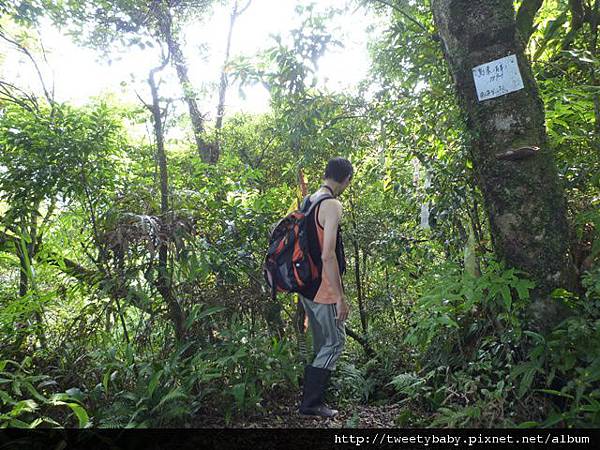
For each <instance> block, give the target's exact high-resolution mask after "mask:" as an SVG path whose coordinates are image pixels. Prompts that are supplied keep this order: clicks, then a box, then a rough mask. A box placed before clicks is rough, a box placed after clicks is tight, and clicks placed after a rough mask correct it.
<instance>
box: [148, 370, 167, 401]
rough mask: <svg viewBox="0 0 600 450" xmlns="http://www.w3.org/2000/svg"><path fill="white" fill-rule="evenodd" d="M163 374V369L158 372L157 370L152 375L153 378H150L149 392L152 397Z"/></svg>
mask: <svg viewBox="0 0 600 450" xmlns="http://www.w3.org/2000/svg"><path fill="white" fill-rule="evenodd" d="M162 374H163V370H162V369H161V370H159V371H158V372H155V373H154V375H152V378H151V379H150V382H149V383H148V393H149V394H150V397H152V394H154V391H155V390H156V387H157V386H158V382H159V380H160V377H161V376H162Z"/></svg>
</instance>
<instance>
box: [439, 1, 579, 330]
mask: <svg viewBox="0 0 600 450" xmlns="http://www.w3.org/2000/svg"><path fill="white" fill-rule="evenodd" d="M432 10H433V14H434V20H435V23H436V26H437V28H438V32H439V34H440V37H441V39H442V42H443V47H444V53H445V57H446V60H447V62H448V64H449V67H450V70H451V72H452V75H453V77H454V81H455V85H456V89H457V92H458V95H459V98H460V101H461V106H462V108H463V110H464V111H465V113H466V116H467V126H468V128H469V130H470V131H471V136H472V141H471V145H472V154H473V159H474V161H473V164H474V168H475V172H476V178H477V182H478V184H479V187H480V189H481V191H482V193H483V196H484V199H485V207H486V212H487V216H488V218H489V221H490V225H491V232H492V233H491V234H492V240H493V245H494V250H495V252H496V254H497V255H498V256H499V258H500V259H503V260H505V261H506V262H507V264H508V265H509V266H511V267H515V268H518V269H521V270H523V271H525V272H527V273H528V275H529V277H530V278H531V279H532V280H534V281H535V282H536V288H535V289H534V291H533V297H532V300H531V302H530V307H529V311H528V320H529V321H530V324H531V326H532V327H533V328H534V329H537V330H539V331H547V330H548V329H549V328H551V327H552V326H554V325H555V324H556V323H557V322H558V321H559V320H561V319H562V318H563V317H564V314H565V311H564V308H563V307H562V306H561V304H560V303H559V302H558V301H557V300H552V299H551V298H550V295H549V294H550V293H551V291H552V290H553V289H555V288H557V287H567V288H573V287H574V282H575V278H574V277H575V271H574V266H573V264H572V262H571V258H570V256H569V255H568V244H569V241H570V239H569V237H570V234H569V226H568V223H567V218H566V207H565V200H564V192H563V188H562V186H561V184H560V180H559V178H558V174H557V170H556V165H555V162H554V155H553V151H552V149H550V147H549V145H548V138H547V135H546V128H545V118H544V109H543V104H542V101H541V99H540V96H539V93H538V89H537V85H536V82H535V79H534V78H533V74H532V72H531V67H530V65H529V63H528V61H527V59H526V58H525V56H524V52H523V44H522V43H521V40H520V39H519V38H518V35H517V33H516V22H515V18H514V9H513V3H512V1H511V0H485V1H484V0H433V1H432ZM511 54H515V55H516V57H517V60H518V66H519V69H520V72H521V75H522V78H523V84H524V89H521V90H519V91H516V92H512V93H510V94H507V95H503V96H500V97H496V98H492V99H488V100H484V101H481V102H480V101H478V98H477V92H476V89H475V82H474V79H473V74H472V69H473V67H475V66H478V65H480V64H483V63H487V62H490V61H493V60H495V59H498V58H502V57H505V56H508V55H511Z"/></svg>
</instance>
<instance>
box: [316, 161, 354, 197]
mask: <svg viewBox="0 0 600 450" xmlns="http://www.w3.org/2000/svg"><path fill="white" fill-rule="evenodd" d="M353 175H354V168H353V167H352V163H351V162H350V161H348V160H347V159H346V158H340V157H336V158H332V159H330V160H329V162H328V163H327V167H326V168H325V175H323V179H324V180H325V182H326V183H327V184H328V185H330V186H331V187H332V188H333V190H334V192H335V194H336V195H339V194H341V193H342V192H343V191H344V189H346V187H348V185H349V184H350V181H351V180H352V176H353Z"/></svg>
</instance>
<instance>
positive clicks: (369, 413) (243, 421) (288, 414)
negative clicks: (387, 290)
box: [196, 405, 401, 428]
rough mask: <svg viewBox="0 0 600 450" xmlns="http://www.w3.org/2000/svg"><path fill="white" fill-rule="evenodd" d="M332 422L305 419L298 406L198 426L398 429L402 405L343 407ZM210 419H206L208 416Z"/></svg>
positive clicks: (203, 423)
mask: <svg viewBox="0 0 600 450" xmlns="http://www.w3.org/2000/svg"><path fill="white" fill-rule="evenodd" d="M339 411H340V412H339V414H338V415H337V416H336V417H334V418H332V419H324V418H312V417H303V416H301V415H300V414H298V410H297V408H296V406H295V405H294V406H293V407H291V406H290V407H285V406H279V407H273V408H269V410H267V411H265V412H264V413H261V414H255V415H252V416H248V417H246V418H235V419H232V420H231V422H230V423H229V424H226V423H225V421H224V420H222V419H219V418H217V417H214V416H212V417H211V416H208V417H207V418H206V419H205V420H201V421H200V422H199V423H198V424H196V426H200V427H215V428H220V427H227V428H394V427H397V425H396V424H395V423H394V420H395V419H396V417H397V416H398V414H400V411H401V406H399V405H385V406H372V405H348V406H346V407H345V408H344V407H340V408H339ZM205 417H206V416H205Z"/></svg>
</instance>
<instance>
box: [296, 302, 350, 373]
mask: <svg viewBox="0 0 600 450" xmlns="http://www.w3.org/2000/svg"><path fill="white" fill-rule="evenodd" d="M300 300H301V301H302V304H303V305H304V310H305V311H306V315H307V316H308V323H309V324H310V329H311V332H312V340H313V350H314V352H315V359H314V360H313V362H312V364H311V365H312V366H313V367H319V368H321V369H328V370H333V369H335V364H336V362H337V360H338V358H339V357H340V355H341V354H342V349H343V348H344V344H345V343H346V329H345V327H344V323H343V322H341V321H339V320H336V318H335V316H336V315H337V308H336V305H335V304H331V305H328V304H324V303H315V302H313V301H312V300H309V299H307V298H304V297H302V296H301V295H300Z"/></svg>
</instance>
